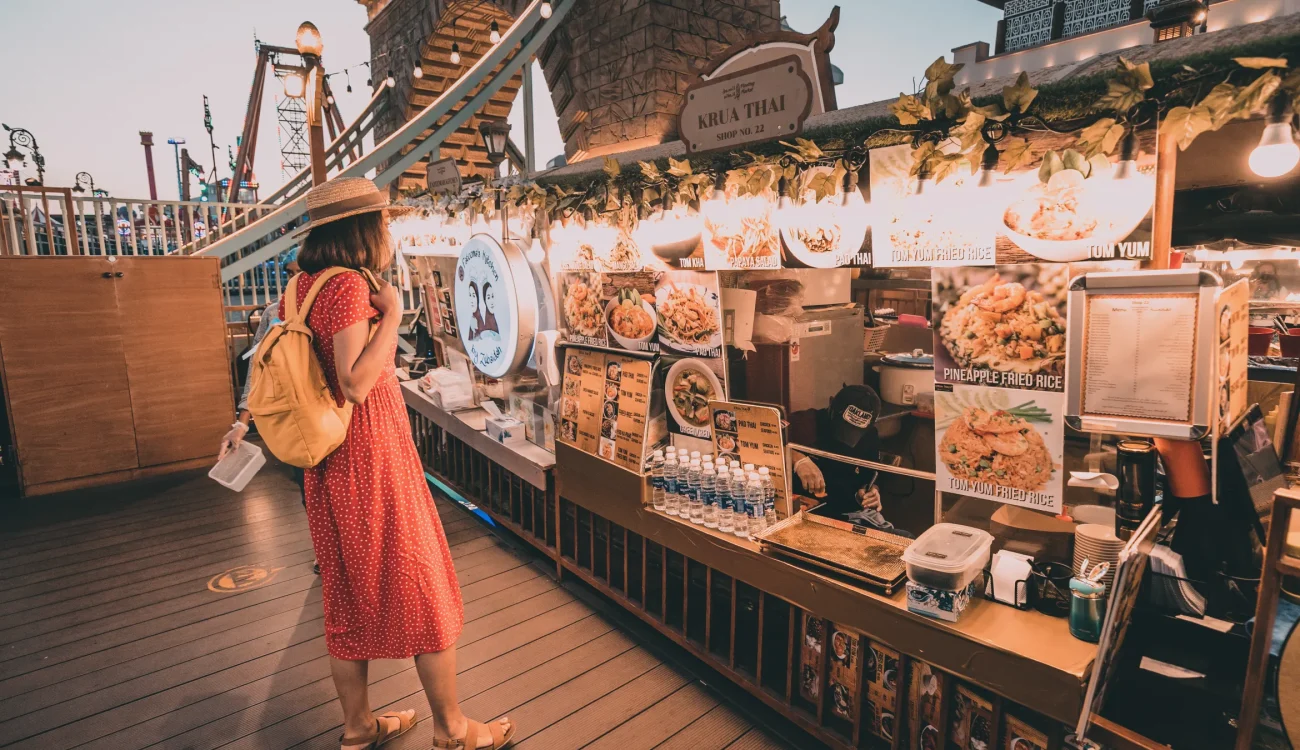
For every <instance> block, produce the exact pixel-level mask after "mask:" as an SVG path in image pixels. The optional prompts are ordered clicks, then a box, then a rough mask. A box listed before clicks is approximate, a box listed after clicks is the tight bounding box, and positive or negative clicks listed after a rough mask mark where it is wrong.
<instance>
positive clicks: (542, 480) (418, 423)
mask: <svg viewBox="0 0 1300 750" xmlns="http://www.w3.org/2000/svg"><path fill="white" fill-rule="evenodd" d="M401 386H402V397H403V398H404V399H405V400H406V406H407V410H408V413H409V414H410V416H411V429H412V431H413V433H414V434H413V437H414V438H415V444H416V448H417V450H418V451H419V453H420V460H421V461H422V462H423V464H424V467H425V470H426V471H428V472H429V473H430V475H432V476H433V477H434V478H436V479H437V480H438V481H439V482H441V483H443V484H445V485H447V489H452V490H454V491H456V492H458V493H460V494H461V495H463V496H464V497H465V499H466V502H473V503H475V504H476V505H477V506H478V507H479V508H480V509H481V510H483V511H484V512H486V513H487V514H488V515H489V516H491V517H492V519H493V520H494V521H496V522H498V523H500V524H502V525H504V526H505V527H507V528H509V529H510V530H511V531H513V532H514V533H515V534H517V535H518V536H520V537H522V538H523V539H524V540H526V541H528V542H529V543H531V544H533V545H534V546H535V547H537V548H538V549H539V550H540V551H541V552H542V553H544V554H546V555H547V556H548V557H551V558H554V557H556V552H555V550H556V526H555V521H556V500H555V455H554V454H553V453H551V452H549V451H547V450H545V449H543V448H541V447H540V446H538V445H535V444H533V443H531V442H528V441H526V440H518V441H512V442H510V443H502V442H498V441H496V440H493V439H492V438H491V437H489V436H488V435H487V433H486V432H484V431H483V426H484V421H485V419H486V417H487V412H486V411H485V410H483V409H472V410H469V411H459V412H449V411H446V410H445V409H443V408H441V407H439V406H438V405H437V404H435V403H434V402H433V400H432V399H430V398H429V397H428V396H427V395H425V394H424V393H422V392H421V391H420V389H419V386H418V384H417V383H416V382H415V381H407V382H404V383H402V384H401ZM557 571H558V569H557Z"/></svg>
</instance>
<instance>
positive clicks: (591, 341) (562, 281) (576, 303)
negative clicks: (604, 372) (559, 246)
mask: <svg viewBox="0 0 1300 750" xmlns="http://www.w3.org/2000/svg"><path fill="white" fill-rule="evenodd" d="M557 283H558V286H559V289H558V293H559V297H560V305H561V315H560V322H561V326H562V329H563V331H564V334H565V337H566V338H567V339H568V340H569V341H570V342H573V343H576V344H583V345H585V346H599V347H609V348H612V349H623V350H627V351H636V352H658V351H661V350H662V351H667V352H671V353H675V354H681V355H687V356H693V357H706V358H720V357H721V356H722V298H721V290H720V289H719V287H718V276H717V274H713V273H702V272H698V271H636V272H628V273H601V272H598V271H592V270H587V271H567V272H564V273H560V274H557Z"/></svg>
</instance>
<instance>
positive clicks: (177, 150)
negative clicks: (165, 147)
mask: <svg viewBox="0 0 1300 750" xmlns="http://www.w3.org/2000/svg"><path fill="white" fill-rule="evenodd" d="M167 143H169V144H171V147H172V153H173V154H175V155H176V198H177V199H178V200H185V198H184V193H185V191H184V190H182V189H181V174H182V172H181V146H184V145H185V139H184V138H168V139H167Z"/></svg>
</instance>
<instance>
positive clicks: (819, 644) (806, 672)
mask: <svg viewBox="0 0 1300 750" xmlns="http://www.w3.org/2000/svg"><path fill="white" fill-rule="evenodd" d="M825 666H826V621H825V620H823V619H821V618H820V617H817V616H816V615H814V614H812V613H810V612H805V613H804V616H803V640H802V642H801V645H800V648H799V697H801V698H803V699H804V700H806V701H808V702H809V703H812V704H813V705H816V704H817V701H818V700H819V699H820V698H821V684H822V671H823V669H824V668H825Z"/></svg>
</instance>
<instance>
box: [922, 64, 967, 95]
mask: <svg viewBox="0 0 1300 750" xmlns="http://www.w3.org/2000/svg"><path fill="white" fill-rule="evenodd" d="M963 67H965V64H964V63H959V64H957V65H953V64H951V63H949V62H948V61H947V60H946V59H944V58H943V57H940V58H939V59H937V60H935V61H934V62H932V63H930V67H928V68H926V69H925V81H926V83H925V98H926V101H927V102H928V103H930V105H931V106H933V104H934V102H935V101H936V100H938V99H939V98H940V97H943V96H945V95H947V94H948V93H950V92H951V91H952V90H953V89H954V88H956V84H955V83H953V78H954V77H956V75H957V71H959V70H961V69H962V68H963Z"/></svg>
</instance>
